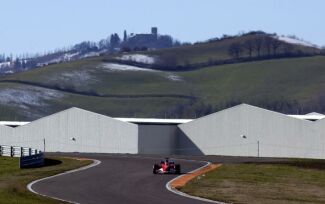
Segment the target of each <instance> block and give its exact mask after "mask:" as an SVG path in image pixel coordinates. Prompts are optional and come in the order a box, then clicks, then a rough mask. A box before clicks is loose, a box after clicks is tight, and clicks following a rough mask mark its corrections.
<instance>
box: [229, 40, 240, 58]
mask: <svg viewBox="0 0 325 204" xmlns="http://www.w3.org/2000/svg"><path fill="white" fill-rule="evenodd" d="M242 51H243V50H242V45H241V44H240V43H233V44H231V45H230V47H229V49H228V53H229V55H230V56H232V57H233V58H236V59H238V58H239V57H240V55H241V53H242Z"/></svg>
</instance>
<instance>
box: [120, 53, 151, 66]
mask: <svg viewBox="0 0 325 204" xmlns="http://www.w3.org/2000/svg"><path fill="white" fill-rule="evenodd" d="M117 59H119V60H123V61H132V62H139V63H144V64H153V63H155V61H156V59H155V57H150V56H147V55H142V54H132V55H123V56H122V57H117Z"/></svg>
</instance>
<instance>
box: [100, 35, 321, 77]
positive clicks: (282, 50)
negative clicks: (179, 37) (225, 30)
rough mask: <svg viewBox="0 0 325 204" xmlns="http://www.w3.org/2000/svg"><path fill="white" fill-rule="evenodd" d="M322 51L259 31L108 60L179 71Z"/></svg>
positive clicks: (107, 59)
mask: <svg viewBox="0 0 325 204" xmlns="http://www.w3.org/2000/svg"><path fill="white" fill-rule="evenodd" d="M237 52H238V53H237ZM319 53H320V49H319V48H318V47H317V46H315V45H312V44H310V43H306V42H304V41H302V40H297V39H294V38H289V37H283V36H277V35H276V34H267V33H264V32H260V31H259V32H251V33H247V34H243V35H238V36H224V37H222V38H220V39H213V40H210V41H208V42H202V43H196V44H194V45H187V46H180V47H175V48H168V49H160V50H153V51H149V52H138V54H141V55H145V56H147V57H150V58H152V60H149V61H148V60H147V61H143V60H137V59H134V58H133V57H132V54H131V56H130V54H127V53H124V54H117V55H113V56H108V57H106V58H105V60H106V61H111V62H118V63H123V64H129V65H137V66H142V67H148V68H154V69H161V70H173V71H177V70H189V69H197V68H202V67H206V66H213V65H220V64H230V63H237V62H245V61H252V60H265V59H278V58H287V57H301V56H310V55H316V54H319ZM237 54H238V55H237Z"/></svg>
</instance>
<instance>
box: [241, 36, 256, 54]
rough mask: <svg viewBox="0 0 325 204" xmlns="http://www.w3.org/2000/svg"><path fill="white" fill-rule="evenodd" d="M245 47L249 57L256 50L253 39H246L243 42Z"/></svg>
mask: <svg viewBox="0 0 325 204" xmlns="http://www.w3.org/2000/svg"><path fill="white" fill-rule="evenodd" d="M243 46H244V48H245V49H246V50H247V52H248V55H249V57H250V58H251V57H252V53H253V50H254V42H253V40H252V39H249V40H246V41H245V42H244V44H243Z"/></svg>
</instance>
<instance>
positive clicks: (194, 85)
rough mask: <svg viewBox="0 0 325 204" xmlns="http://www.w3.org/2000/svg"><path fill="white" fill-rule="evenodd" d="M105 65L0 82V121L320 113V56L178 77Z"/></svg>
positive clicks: (69, 66) (92, 61)
mask: <svg viewBox="0 0 325 204" xmlns="http://www.w3.org/2000/svg"><path fill="white" fill-rule="evenodd" d="M200 46H201V45H200ZM177 49H178V48H177ZM106 58H107V57H95V58H88V59H83V60H79V61H75V62H68V63H62V64H55V65H50V66H46V67H43V68H38V69H34V70H30V71H27V72H21V73H16V74H13V75H10V76H6V77H2V78H1V79H0V104H1V107H0V117H1V120H33V119H37V118H40V117H42V116H44V115H48V114H50V113H53V112H56V111H59V110H62V109H65V108H68V107H71V106H77V107H80V108H84V109H88V110H91V111H94V112H99V113H102V114H106V115H109V116H113V117H169V118H182V117H183V118H194V117H199V116H202V115H206V114H208V113H211V112H214V111H217V110H220V109H223V108H225V107H229V106H232V105H235V104H238V103H242V102H246V103H250V104H252V105H258V106H261V107H266V108H269V109H273V110H277V111H281V112H285V113H303V112H304V113H305V112H310V111H317V112H325V106H324V104H325V94H324V90H325V57H324V56H314V57H300V58H283V59H274V60H264V61H256V62H246V63H237V64H229V65H219V66H210V67H206V68H202V69H196V70H191V71H177V72H172V71H159V70H152V69H146V68H141V67H134V66H129V65H121V64H114V63H110V62H107V61H105V60H106Z"/></svg>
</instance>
